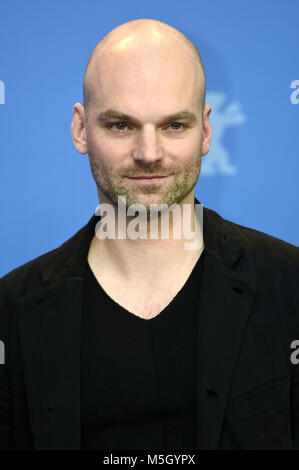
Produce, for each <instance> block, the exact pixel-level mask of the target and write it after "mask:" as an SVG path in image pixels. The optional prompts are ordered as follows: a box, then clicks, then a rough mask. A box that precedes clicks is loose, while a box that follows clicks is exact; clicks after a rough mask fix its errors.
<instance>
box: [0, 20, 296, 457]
mask: <svg viewBox="0 0 299 470" xmlns="http://www.w3.org/2000/svg"><path fill="white" fill-rule="evenodd" d="M210 113H211V107H210V106H208V105H206V106H205V77H204V71H203V68H202V63H201V60H200V56H199V54H198V52H197V50H196V48H195V47H194V45H192V43H190V41H189V40H188V39H187V38H186V37H185V36H183V35H182V34H181V33H180V32H179V31H177V30H176V29H174V28H172V27H170V26H169V25H167V24H165V23H162V22H159V21H156V20H134V21H131V22H129V23H125V24H123V25H121V26H119V27H118V28H116V29H115V30H113V31H111V32H110V33H109V34H108V35H107V36H106V37H105V38H104V39H103V40H102V41H101V42H100V43H99V44H98V45H97V46H96V48H95V49H94V51H93V53H92V54H91V57H90V60H89V62H88V65H87V68H86V72H85V76H84V107H83V106H82V105H81V104H80V103H76V104H75V106H74V115H73V122H72V138H73V141H74V144H75V146H76V148H77V150H78V151H79V152H80V153H82V154H86V153H88V155H89V161H90V166H91V170H92V174H93V177H94V180H95V182H96V185H97V190H98V195H99V201H100V207H108V208H111V209H113V211H112V212H110V215H109V217H110V221H111V213H112V219H113V222H115V223H116V226H117V227H118V229H117V231H116V232H117V233H116V236H115V237H113V236H112V237H106V238H105V237H102V236H99V232H100V231H101V229H103V221H104V217H103V213H101V214H100V216H99V215H94V216H93V217H92V218H91V219H90V220H89V222H88V223H87V224H86V225H85V226H84V227H83V228H82V229H81V230H80V231H79V232H78V233H76V234H75V235H74V236H73V237H72V238H71V239H70V240H68V241H66V242H65V243H64V244H63V245H61V246H60V247H58V248H57V249H55V250H53V251H51V252H49V253H46V254H44V255H42V256H40V257H39V258H37V259H35V260H32V261H31V262H29V263H27V264H25V265H24V266H21V267H20V268H18V269H15V270H14V271H12V272H11V273H9V274H7V275H6V276H4V277H3V278H2V279H1V284H0V288H1V311H0V312H1V314H0V337H1V339H2V341H3V343H4V344H5V357H6V360H5V364H3V365H2V366H1V369H0V374H1V375H0V447H1V448H17V449H24V448H25V449H28V448H34V449H299V367H298V366H297V365H296V363H297V362H298V361H297V359H296V358H297V356H296V354H294V353H296V350H295V351H294V348H295V347H296V345H297V343H296V341H298V340H299V307H298V305H299V249H298V248H297V247H295V246H292V245H290V244H288V243H286V242H284V241H281V240H278V239H276V238H274V237H271V236H270V235H267V234H263V233H261V232H258V231H256V230H253V229H249V228H246V227H242V226H240V225H237V224H234V223H232V222H230V221H227V220H224V219H223V218H222V217H221V216H220V215H219V214H217V213H216V212H214V211H212V210H210V209H206V208H204V210H203V226H201V225H200V224H199V223H198V218H197V213H196V206H197V205H198V201H197V199H196V198H195V197H194V186H195V184H196V181H197V179H198V176H199V174H200V166H201V157H202V156H204V155H206V154H207V153H208V151H209V145H210V141H211V136H212V131H211V125H210V122H209V115H210ZM119 196H122V197H123V198H124V199H119ZM120 201H122V203H121V204H120ZM133 204H136V205H137V206H132V205H133ZM163 204H164V206H163ZM154 205H156V206H154ZM165 205H166V208H172V207H176V208H179V213H180V214H181V213H183V210H184V208H185V207H189V209H190V211H189V216H190V217H189V222H190V226H191V228H192V233H193V237H192V240H193V241H195V242H196V243H195V245H194V246H195V249H189V250H186V249H185V248H186V245H185V243H186V241H187V239H189V238H188V237H187V236H186V233H185V231H184V230H183V227H182V225H184V224H182V223H181V219H180V218H179V216H178V214H179V213H178V212H174V213H173V214H174V215H173V216H172V218H170V219H169V225H170V229H174V228H175V229H177V228H178V229H179V235H180V236H179V237H174V236H173V235H170V236H169V237H167V238H163V237H162V220H166V215H167V214H168V212H167V210H165ZM157 206H158V207H164V209H163V210H161V213H159V212H156V214H154V217H153V220H156V221H157V220H159V221H160V222H161V232H159V236H158V237H156V238H155V237H152V238H151V237H148V236H147V235H148V234H149V233H150V230H149V229H150V227H151V225H150V224H151V221H152V220H151V215H152V214H151V208H152V207H157ZM130 207H142V208H144V209H145V213H144V214H145V216H144V217H143V219H141V222H140V226H141V227H142V229H144V233H145V235H146V236H144V237H140V238H134V237H128V236H127V237H123V236H122V235H123V234H124V231H123V230H122V229H119V226H120V225H119V222H120V218H121V219H122V221H124V224H125V231H126V229H129V226H130V224H131V222H132V212H130V211H129V209H130ZM119 209H121V210H120V211H119ZM108 212H109V210H108ZM98 224H99V225H98ZM98 229H99V230H98ZM170 233H173V232H170ZM189 241H190V239H189ZM292 353H293V355H292Z"/></svg>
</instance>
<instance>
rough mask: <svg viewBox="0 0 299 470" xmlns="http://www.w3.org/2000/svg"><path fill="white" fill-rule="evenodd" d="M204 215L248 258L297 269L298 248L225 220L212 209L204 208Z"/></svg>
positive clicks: (298, 262) (298, 265) (298, 263)
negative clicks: (235, 243)
mask: <svg viewBox="0 0 299 470" xmlns="http://www.w3.org/2000/svg"><path fill="white" fill-rule="evenodd" d="M204 213H206V215H207V216H208V217H209V219H211V220H212V221H213V222H212V223H213V224H214V226H218V228H219V231H220V232H222V233H223V234H225V233H228V234H229V235H231V236H232V237H233V238H234V239H235V240H237V241H238V242H239V243H240V244H241V245H242V246H243V247H244V249H245V252H246V254H247V255H248V256H254V258H256V259H261V260H263V259H265V258H268V259H272V260H276V261H278V262H279V261H281V262H283V261H286V262H287V263H290V264H291V265H293V266H296V267H297V268H298V269H299V247H298V246H296V245H293V244H292V243H289V242H287V241H285V240H282V239H280V238H278V237H275V236H273V235H270V234H268V233H265V232H262V231H261V230H257V229H254V228H251V227H248V226H245V225H241V224H238V223H236V222H233V221H232V220H229V219H225V218H224V217H222V216H221V215H220V214H218V213H217V212H215V211H213V210H212V209H209V208H205V211H204ZM204 220H205V219H203V223H204Z"/></svg>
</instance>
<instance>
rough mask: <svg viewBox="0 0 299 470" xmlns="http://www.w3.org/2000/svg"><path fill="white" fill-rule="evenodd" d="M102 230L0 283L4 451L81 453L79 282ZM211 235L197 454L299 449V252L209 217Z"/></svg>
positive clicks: (201, 320) (202, 317)
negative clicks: (298, 357) (294, 356)
mask: <svg viewBox="0 0 299 470" xmlns="http://www.w3.org/2000/svg"><path fill="white" fill-rule="evenodd" d="M195 202H196V203H198V201H197V199H195ZM97 220H98V218H97V217H95V216H93V217H91V219H90V220H89V222H88V223H87V224H86V225H85V226H84V227H83V228H82V229H81V230H79V231H78V232H77V233H76V234H75V235H74V236H73V237H72V238H70V239H69V240H68V241H66V242H65V243H64V244H62V245H61V246H59V247H58V248H56V249H55V250H52V251H50V252H48V253H46V254H44V255H42V256H40V257H38V258H36V259H34V260H32V261H30V262H28V263H26V264H25V265H23V266H21V267H19V268H17V269H15V270H13V271H11V272H10V273H9V274H7V275H6V276H4V277H3V278H1V280H0V339H1V340H2V341H4V343H5V364H4V365H0V448H15V449H30V448H34V449H80V442H81V435H80V432H81V418H80V341H81V303H82V287H83V280H84V277H83V273H84V267H85V263H86V258H87V253H88V249H89V243H90V241H91V238H92V236H93V235H94V227H95V223H96V221H97ZM203 234H204V240H205V252H206V257H205V269H204V275H203V279H202V290H201V295H200V298H199V299H200V300H199V308H198V352H197V354H198V355H197V360H198V374H197V387H198V388H197V397H198V399H197V414H198V438H197V449H199V450H202V449H299V364H298V365H296V364H294V363H293V362H291V360H290V356H291V353H292V352H294V350H293V349H291V342H292V341H293V340H296V339H297V340H299V248H297V247H295V246H293V245H291V244H288V243H286V242H284V241H281V240H279V239H277V238H274V237H271V236H270V235H267V234H264V233H262V232H259V231H256V230H253V229H250V228H246V227H243V226H240V225H237V224H235V223H232V222H230V221H227V220H225V219H223V218H222V217H221V216H220V215H219V214H217V213H216V212H214V211H212V210H210V209H207V208H204V214H203ZM211 286H212V289H211Z"/></svg>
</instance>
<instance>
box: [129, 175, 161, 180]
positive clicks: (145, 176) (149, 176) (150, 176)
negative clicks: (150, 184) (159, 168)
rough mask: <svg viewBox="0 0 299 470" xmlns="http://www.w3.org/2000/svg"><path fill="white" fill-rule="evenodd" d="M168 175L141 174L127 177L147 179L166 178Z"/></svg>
mask: <svg viewBox="0 0 299 470" xmlns="http://www.w3.org/2000/svg"><path fill="white" fill-rule="evenodd" d="M166 176H169V175H142V176H128V178H134V179H136V178H138V179H148V178H166Z"/></svg>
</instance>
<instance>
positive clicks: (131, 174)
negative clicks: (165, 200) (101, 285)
mask: <svg viewBox="0 0 299 470" xmlns="http://www.w3.org/2000/svg"><path fill="white" fill-rule="evenodd" d="M174 173H176V171H175V170H170V169H169V168H168V169H164V170H163V169H161V168H160V169H155V168H151V169H149V168H143V169H142V168H140V169H139V170H134V172H133V171H126V172H122V173H121V176H129V177H131V178H134V177H138V176H144V175H148V176H150V175H157V176H169V175H173V174H174Z"/></svg>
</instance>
